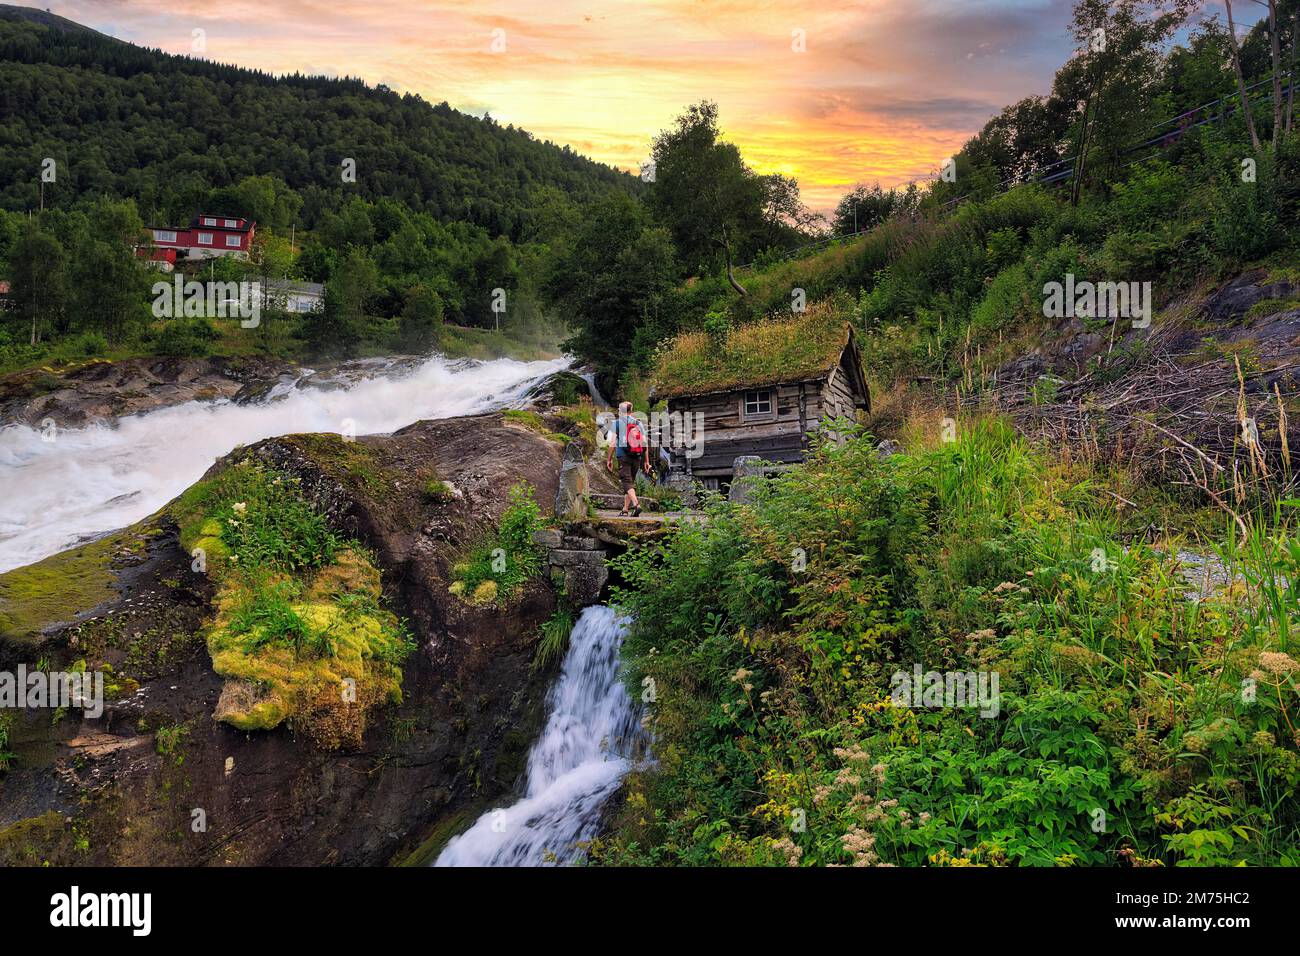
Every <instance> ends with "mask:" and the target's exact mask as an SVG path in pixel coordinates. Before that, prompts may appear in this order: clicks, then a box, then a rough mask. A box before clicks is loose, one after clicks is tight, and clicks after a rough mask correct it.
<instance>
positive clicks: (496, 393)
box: [0, 356, 568, 572]
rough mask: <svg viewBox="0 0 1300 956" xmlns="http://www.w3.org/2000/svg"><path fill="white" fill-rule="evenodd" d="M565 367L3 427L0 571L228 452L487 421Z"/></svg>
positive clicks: (393, 374) (399, 374)
mask: <svg viewBox="0 0 1300 956" xmlns="http://www.w3.org/2000/svg"><path fill="white" fill-rule="evenodd" d="M567 364H568V363H567V361H565V360H563V359H559V360H555V361H550V362H516V361H512V360H510V359H498V360H497V361H493V362H483V363H470V362H454V361H449V360H447V359H444V358H442V357H440V356H435V357H433V358H431V359H429V360H427V361H425V362H422V363H420V364H418V365H415V366H414V367H410V366H405V367H402V369H401V370H400V371H394V370H391V369H385V368H383V367H380V368H378V369H377V374H374V375H372V376H371V377H368V378H363V379H361V380H360V381H355V382H352V383H349V384H346V385H337V384H336V385H333V386H332V387H319V386H314V385H311V384H305V385H304V384H301V383H300V382H299V383H288V382H286V383H284V384H282V385H281V386H277V387H276V388H275V389H273V390H272V391H271V392H270V393H269V394H268V396H267V397H266V398H265V399H264V400H262V401H260V402H256V403H248V404H237V403H234V402H230V401H218V402H187V403H185V404H182V405H174V406H171V407H168V408H161V409H158V410H156V411H151V412H146V413H143V414H140V415H133V416H130V417H127V418H122V419H119V420H117V421H116V422H114V423H112V424H111V425H108V426H92V427H88V428H81V429H69V430H59V431H57V432H55V433H54V434H53V435H52V436H51V435H48V434H47V435H42V433H41V431H40V430H39V429H32V428H28V427H27V426H25V425H10V426H8V427H5V428H3V429H0V502H3V507H0V572H2V571H7V570H9V569H11V568H16V567H21V566H22V565H25V564H30V563H32V562H34V561H39V560H40V559H41V558H44V557H47V556H49V555H51V554H56V553H57V552H59V551H62V550H64V549H66V548H69V547H71V546H72V545H74V544H77V543H78V542H82V541H86V540H90V539H93V538H95V537H97V536H99V535H102V534H104V533H106V532H108V531H112V530H114V529H116V528H121V527H124V526H126V525H129V524H131V523H133V522H135V521H139V520H140V519H141V518H144V517H146V516H148V515H150V514H152V513H153V512H154V511H156V510H157V509H158V508H160V507H161V506H162V505H164V504H166V503H167V502H168V501H170V500H171V499H172V498H174V497H176V496H177V495H178V494H180V493H181V492H182V491H184V490H185V489H186V488H187V487H189V486H190V485H191V484H193V483H194V482H195V481H197V480H198V479H199V477H200V476H202V474H203V472H205V471H206V470H207V469H208V467H209V466H211V464H212V463H213V462H214V461H216V459H218V458H220V457H221V456H222V455H225V454H226V453H227V452H229V451H231V450H232V449H233V448H235V446H237V445H247V444H250V443H252V442H255V441H259V440H261V439H263V438H270V437H272V436H275V435H287V434H292V433H294V432H350V433H353V434H357V435H365V434H374V433H379V432H391V431H395V430H396V429H398V428H401V427H402V426H404V425H409V424H410V423H412V422H415V421H419V420H421V419H426V418H449V417H452V416H455V415H467V414H473V413H475V412H482V411H488V410H490V409H493V408H499V407H502V406H505V405H509V404H510V403H511V402H514V401H517V400H518V399H519V398H521V397H522V396H523V395H524V394H525V393H526V392H527V391H528V390H529V389H530V388H531V387H532V386H533V385H534V384H535V383H536V382H537V381H538V380H539V379H541V378H542V377H544V376H546V375H549V374H551V373H553V372H556V371H559V370H560V369H562V368H564V367H565V366H566V365H567ZM51 437H52V438H53V440H49V439H50V438H51Z"/></svg>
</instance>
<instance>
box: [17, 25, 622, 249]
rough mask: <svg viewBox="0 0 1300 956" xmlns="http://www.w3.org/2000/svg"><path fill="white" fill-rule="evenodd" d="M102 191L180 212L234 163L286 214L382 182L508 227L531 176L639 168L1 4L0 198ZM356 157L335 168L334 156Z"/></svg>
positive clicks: (408, 199)
mask: <svg viewBox="0 0 1300 956" xmlns="http://www.w3.org/2000/svg"><path fill="white" fill-rule="evenodd" d="M45 157H53V158H54V159H55V161H56V163H57V168H58V180H57V182H56V183H55V184H53V185H51V186H47V190H46V197H45V198H46V204H47V205H49V204H51V203H54V204H62V203H65V202H69V201H72V200H74V199H76V198H78V197H81V196H84V195H87V194H94V193H104V194H109V195H117V196H131V197H133V198H135V199H136V201H137V202H138V203H139V205H140V207H141V210H142V212H144V213H145V214H147V215H148V214H156V215H158V216H159V217H160V218H164V219H169V220H170V219H178V220H179V219H182V218H188V216H189V215H191V214H192V213H193V208H194V202H195V200H196V197H201V196H204V195H206V194H207V193H208V192H209V191H210V190H212V189H213V188H218V187H221V186H226V185H230V184H233V183H236V182H238V181H239V180H241V179H243V178H244V177H246V176H252V175H262V174H267V175H271V176H276V177H279V178H280V179H282V180H284V181H285V182H286V183H287V184H288V185H289V186H290V187H292V188H293V189H295V190H297V191H299V192H300V193H301V194H302V196H303V198H304V205H303V210H302V213H303V220H302V221H300V222H299V225H300V226H305V227H307V228H310V227H311V226H312V225H314V220H315V218H316V216H317V215H318V214H319V212H320V211H321V210H322V209H325V208H329V207H337V205H338V204H339V203H340V201H346V198H348V197H350V196H360V197H361V198H363V199H367V200H371V201H375V200H378V199H379V198H381V197H388V198H391V199H394V200H397V201H399V202H402V203H404V204H405V205H407V206H409V207H411V208H413V209H418V210H422V211H426V212H429V213H430V214H432V215H434V216H435V217H437V218H438V219H440V220H442V221H444V222H452V221H466V222H471V223H474V224H476V225H479V226H482V227H484V228H486V229H487V230H489V232H491V233H492V234H494V235H495V234H499V235H505V236H507V237H509V238H511V239H512V240H518V239H520V238H521V237H523V236H525V235H527V234H528V230H529V228H530V224H531V223H532V221H533V218H534V217H533V213H534V210H535V209H536V208H537V206H538V204H539V202H541V201H542V196H541V195H539V191H540V190H541V189H542V188H543V187H554V188H555V189H558V190H560V191H561V192H562V193H564V194H565V195H566V196H567V197H568V198H569V199H570V200H572V201H577V202H586V201H588V200H591V199H595V198H597V197H599V196H602V195H605V194H607V193H608V192H610V191H613V190H618V189H623V190H628V191H633V190H636V189H638V188H639V186H640V183H639V181H638V180H637V179H635V178H634V177H632V176H629V175H627V174H625V173H621V172H619V171H617V170H614V169H612V168H611V167H608V166H604V165H601V164H598V163H595V162H593V161H591V160H589V159H586V158H585V157H582V156H580V155H578V154H577V153H575V152H573V151H572V150H570V149H569V148H568V147H567V146H566V147H563V148H561V147H558V146H556V145H555V144H553V143H550V142H540V141H537V140H535V139H534V138H533V137H532V136H531V134H529V133H527V132H525V131H523V130H519V129H515V128H513V127H502V126H500V125H498V124H497V123H495V122H493V121H492V120H491V119H477V118H475V117H472V116H468V115H466V114H464V113H460V112H458V111H456V110H454V109H452V108H451V107H450V106H448V105H447V104H446V103H440V104H438V105H436V106H434V105H431V104H429V103H428V102H426V101H425V100H423V99H421V98H420V97H418V96H414V95H409V94H408V95H405V96H403V95H399V94H397V93H394V92H392V91H390V90H388V89H386V88H384V87H382V86H381V87H378V88H371V87H368V86H366V85H365V84H364V83H362V82H361V81H359V80H354V79H342V80H336V79H328V78H324V77H303V76H298V75H294V76H286V77H279V78H277V77H274V76H271V75H270V74H267V73H262V72H257V71H253V70H245V69H241V68H238V67H233V66H228V65H224V64H218V63H212V62H208V61H205V60H197V59H191V58H189V57H181V56H174V55H171V54H166V53H163V52H161V51H157V50H146V49H143V48H140V47H136V46H133V45H131V44H127V43H123V42H121V41H119V40H115V39H112V38H110V37H106V36H103V35H101V34H98V33H96V32H94V31H92V30H88V29H84V28H78V27H77V25H75V24H72V23H71V21H67V20H64V19H62V18H59V17H54V16H52V15H49V14H44V13H42V12H41V11H35V10H30V9H26V8H18V7H12V6H8V5H0V208H8V209H16V210H20V209H29V208H34V207H35V206H36V205H37V204H38V202H39V182H38V176H37V172H38V170H39V169H40V168H41V162H42V160H43V159H44V158H45ZM346 159H352V160H354V161H355V164H356V177H355V179H356V181H355V182H344V180H343V175H342V171H343V165H342V164H343V162H344V160H346Z"/></svg>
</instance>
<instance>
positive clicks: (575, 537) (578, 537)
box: [533, 528, 600, 551]
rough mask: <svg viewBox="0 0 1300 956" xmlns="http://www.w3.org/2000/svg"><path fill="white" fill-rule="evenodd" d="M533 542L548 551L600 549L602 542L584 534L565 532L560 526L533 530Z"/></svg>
mask: <svg viewBox="0 0 1300 956" xmlns="http://www.w3.org/2000/svg"><path fill="white" fill-rule="evenodd" d="M533 544H535V545H537V546H538V547H541V548H546V549H547V550H548V551H598V550H600V542H599V541H597V540H596V539H595V538H588V537H587V536H586V535H582V534H565V533H564V532H563V531H561V530H560V529H559V528H542V529H541V530H540V531H534V532H533Z"/></svg>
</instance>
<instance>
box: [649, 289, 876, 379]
mask: <svg viewBox="0 0 1300 956" xmlns="http://www.w3.org/2000/svg"><path fill="white" fill-rule="evenodd" d="M851 341H852V339H851V336H850V331H849V325H848V322H847V321H846V317H845V316H843V315H841V314H840V312H839V310H838V309H836V308H835V307H834V305H833V304H831V303H819V304H817V305H814V306H811V307H809V309H808V311H807V312H806V313H804V314H803V315H798V316H795V317H794V318H788V319H768V320H765V321H761V322H751V323H749V324H748V325H741V326H736V327H733V328H730V329H728V330H727V331H726V332H725V333H723V334H711V333H710V332H686V333H683V334H682V335H679V336H678V337H677V338H676V339H674V340H673V341H672V342H670V343H668V345H666V346H665V347H664V348H663V349H662V350H661V351H660V353H659V356H658V359H657V362H656V367H655V371H654V374H653V379H654V393H655V397H656V398H672V397H675V396H678V395H686V394H692V393H704V392H721V391H727V390H730V389H733V388H740V387H742V386H749V385H772V384H775V383H777V382H795V381H802V380H807V379H813V378H818V377H820V376H822V375H825V374H827V373H828V372H829V371H830V370H831V369H832V368H834V367H835V366H836V364H838V363H839V361H840V357H841V355H843V353H844V349H845V347H846V346H847V345H848V344H849V343H850V342H851Z"/></svg>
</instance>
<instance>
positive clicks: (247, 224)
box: [189, 212, 257, 232]
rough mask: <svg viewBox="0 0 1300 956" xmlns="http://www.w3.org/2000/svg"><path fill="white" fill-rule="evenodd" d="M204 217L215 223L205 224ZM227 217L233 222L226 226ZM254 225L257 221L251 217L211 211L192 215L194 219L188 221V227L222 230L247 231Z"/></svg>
mask: <svg viewBox="0 0 1300 956" xmlns="http://www.w3.org/2000/svg"><path fill="white" fill-rule="evenodd" d="M204 219H215V220H216V223H215V224H214V225H211V226H205V225H204V224H203V220H204ZM227 219H229V220H231V221H232V222H233V223H234V225H233V226H227V225H226V224H225V222H226V220H227ZM255 225H257V223H255V222H253V221H252V220H251V219H240V218H239V217H238V216H223V215H219V214H217V213H212V212H202V213H199V214H198V215H197V216H195V217H194V220H193V221H192V222H191V223H190V226H189V228H191V229H219V230H221V231H222V232H248V230H250V229H252V228H253V227H254V226H255Z"/></svg>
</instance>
